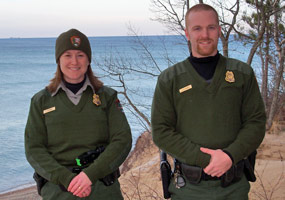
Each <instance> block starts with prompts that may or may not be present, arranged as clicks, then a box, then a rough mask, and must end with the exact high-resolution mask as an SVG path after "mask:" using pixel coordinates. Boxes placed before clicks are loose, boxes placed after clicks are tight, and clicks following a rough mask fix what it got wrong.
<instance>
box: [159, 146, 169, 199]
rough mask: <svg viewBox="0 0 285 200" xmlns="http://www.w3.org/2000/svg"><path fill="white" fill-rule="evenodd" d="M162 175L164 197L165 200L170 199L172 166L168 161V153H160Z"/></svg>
mask: <svg viewBox="0 0 285 200" xmlns="http://www.w3.org/2000/svg"><path fill="white" fill-rule="evenodd" d="M160 173H161V180H162V189H163V197H164V198H165V199H169V198H170V197H171V194H170V193H169V191H168V187H169V185H170V181H171V176H172V172H171V166H170V164H169V163H168V161H167V157H166V153H165V152H163V151H162V152H161V153H160Z"/></svg>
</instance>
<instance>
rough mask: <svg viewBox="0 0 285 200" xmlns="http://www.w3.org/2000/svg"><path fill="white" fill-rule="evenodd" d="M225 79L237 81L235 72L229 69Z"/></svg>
mask: <svg viewBox="0 0 285 200" xmlns="http://www.w3.org/2000/svg"><path fill="white" fill-rule="evenodd" d="M225 80H226V81H227V82H229V83H234V82H235V76H234V73H233V72H232V71H227V72H226V78H225Z"/></svg>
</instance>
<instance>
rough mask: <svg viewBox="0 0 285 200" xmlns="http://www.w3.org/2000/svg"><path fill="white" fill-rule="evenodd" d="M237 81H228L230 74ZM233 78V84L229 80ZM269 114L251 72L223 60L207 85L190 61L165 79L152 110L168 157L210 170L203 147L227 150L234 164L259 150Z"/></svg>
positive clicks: (159, 142)
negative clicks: (207, 167) (266, 113)
mask: <svg viewBox="0 0 285 200" xmlns="http://www.w3.org/2000/svg"><path fill="white" fill-rule="evenodd" d="M227 71H229V73H230V74H233V75H234V79H233V78H230V77H229V75H228V77H227V76H226V72H227ZM226 77H227V78H229V79H230V80H228V81H227V80H225V79H226ZM265 121H266V116H265V110H264V105H263V101H262V98H261V95H260V92H259V88H258V84H257V81H256V78H255V76H254V72H253V70H252V68H251V67H250V66H248V65H247V64H245V63H242V62H240V61H238V60H235V59H229V58H225V57H223V56H220V59H219V62H218V64H217V67H216V70H215V73H214V76H213V79H212V81H211V83H210V84H208V83H207V82H206V81H205V80H204V79H203V78H202V77H201V76H200V75H199V74H198V73H197V72H196V70H195V69H194V68H193V66H192V65H191V64H190V62H189V60H188V59H186V60H184V61H183V62H181V63H178V64H176V65H174V66H172V67H170V68H168V69H166V70H165V71H163V72H162V73H161V75H160V76H159V78H158V81H157V85H156V89H155V94H154V98H153V104H152V114H151V123H152V135H153V140H154V142H155V144H156V145H157V146H158V147H159V148H161V149H162V150H163V151H165V152H167V153H168V154H170V155H172V156H173V157H175V158H177V159H178V160H180V161H181V162H184V163H187V164H189V165H196V166H200V167H203V168H204V167H206V166H207V165H208V164H209V161H210V155H208V154H205V153H202V152H201V151H200V147H206V148H210V149H224V150H226V151H227V152H229V153H230V154H231V155H232V158H233V160H234V163H237V162H238V161H239V160H241V159H243V158H245V157H246V156H248V155H249V154H250V153H251V152H253V151H254V150H255V149H257V148H258V146H259V145H260V143H261V142H262V139H263V137H264V134H265Z"/></svg>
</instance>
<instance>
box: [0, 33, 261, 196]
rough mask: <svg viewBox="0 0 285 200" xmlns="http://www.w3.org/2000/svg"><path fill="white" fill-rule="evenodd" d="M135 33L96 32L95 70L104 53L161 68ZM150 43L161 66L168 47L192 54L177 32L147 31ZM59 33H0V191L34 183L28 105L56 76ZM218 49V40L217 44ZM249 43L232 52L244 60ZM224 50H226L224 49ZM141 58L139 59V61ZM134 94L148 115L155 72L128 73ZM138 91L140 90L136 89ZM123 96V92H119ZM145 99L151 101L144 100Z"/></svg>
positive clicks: (175, 57) (177, 55) (135, 129)
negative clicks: (27, 152) (150, 59)
mask: <svg viewBox="0 0 285 200" xmlns="http://www.w3.org/2000/svg"><path fill="white" fill-rule="evenodd" d="M135 39H136V38H135V37H129V36H126V37H93V38H90V43H91V46H92V50H93V54H92V55H93V65H92V67H93V70H94V71H95V73H96V74H97V75H98V76H103V75H104V74H105V73H104V72H103V71H102V70H101V69H100V68H99V67H98V66H97V65H95V64H94V63H95V62H96V63H103V62H104V58H105V57H106V56H107V57H108V56H110V55H112V57H113V58H116V57H117V56H119V57H120V58H124V60H125V62H126V63H127V62H129V63H130V62H131V63H133V66H135V67H140V68H143V67H144V65H143V64H142V62H141V61H144V64H145V66H146V67H147V68H148V69H149V70H150V71H152V72H153V73H158V72H157V71H156V70H155V68H153V65H152V63H151V62H148V61H147V59H146V56H147V55H144V54H143V52H145V51H143V50H142V47H141V46H140V45H138V44H137V43H135V42H134V40H135ZM140 39H141V40H143V42H144V44H145V45H148V48H149V50H150V52H151V53H152V55H153V56H154V59H155V60H156V62H157V64H158V66H159V68H161V69H162V70H163V69H165V68H167V67H168V66H169V65H171V63H170V62H167V61H166V59H165V56H166V50H167V53H168V56H169V58H170V59H171V60H172V61H173V62H178V61H182V60H184V59H185V58H186V57H187V56H188V51H187V47H186V46H185V45H182V44H181V43H182V42H183V41H182V40H181V38H180V37H179V36H145V37H140ZM54 44H55V38H31V39H13V38H11V39H0V106H1V108H0V147H1V151H0V159H1V161H0V162H1V170H0V177H1V178H0V193H1V192H4V191H7V190H11V189H13V188H16V187H19V186H22V185H26V184H30V183H33V179H32V174H33V169H32V168H31V167H30V166H29V164H28V162H27V161H26V158H25V153H24V128H25V123H26V120H27V115H28V111H29V104H30V99H31V97H32V96H33V95H34V94H35V93H36V92H37V91H39V90H41V89H42V88H44V87H45V86H46V85H47V84H48V82H49V80H50V79H51V78H52V77H53V75H54V72H55V69H56V63H55V58H54ZM219 49H220V45H219ZM248 50H249V48H244V47H243V46H241V44H239V43H236V42H233V43H232V44H231V48H230V57H235V58H238V59H240V60H243V61H246V59H247V55H248ZM220 52H222V51H220ZM138 63H141V64H140V65H138ZM252 66H253V67H254V68H255V69H256V71H257V72H258V69H259V62H258V61H256V60H254V62H253V64H252ZM125 78H126V82H127V84H128V87H129V88H128V89H129V91H131V92H133V93H130V97H131V98H132V100H133V101H134V102H135V103H136V104H138V105H139V108H140V109H141V110H142V111H143V112H144V113H145V114H146V115H147V116H149V115H150V107H149V105H150V104H151V97H152V94H153V90H154V87H155V82H156V77H151V76H147V75H139V74H126V75H125ZM101 79H102V80H103V81H104V83H105V84H106V85H110V86H112V87H114V88H115V89H116V90H120V88H118V87H115V86H117V85H118V84H117V83H116V82H115V81H114V80H110V79H108V78H107V77H102V78H101ZM136 92H140V94H142V96H139V95H137V94H136ZM119 98H120V99H122V102H124V98H123V96H119ZM145 104H147V105H148V106H145ZM124 110H125V113H126V115H127V118H128V120H129V123H130V125H131V128H132V133H133V140H134V141H135V140H136V138H137V137H138V136H139V135H140V133H142V132H143V131H144V128H143V126H142V123H141V122H140V121H138V120H137V119H136V117H135V116H134V115H132V113H131V110H130V106H129V105H128V104H125V105H124Z"/></svg>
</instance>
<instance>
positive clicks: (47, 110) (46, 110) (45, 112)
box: [43, 106, 55, 114]
mask: <svg viewBox="0 0 285 200" xmlns="http://www.w3.org/2000/svg"><path fill="white" fill-rule="evenodd" d="M52 111H55V106H54V107H51V108H48V109H45V110H44V111H43V113H44V114H47V113H49V112H52Z"/></svg>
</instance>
